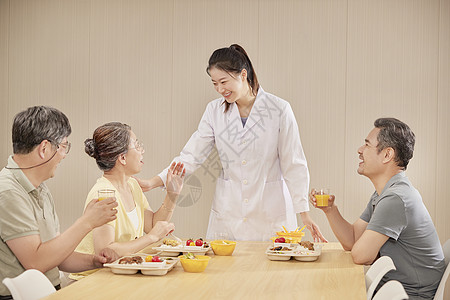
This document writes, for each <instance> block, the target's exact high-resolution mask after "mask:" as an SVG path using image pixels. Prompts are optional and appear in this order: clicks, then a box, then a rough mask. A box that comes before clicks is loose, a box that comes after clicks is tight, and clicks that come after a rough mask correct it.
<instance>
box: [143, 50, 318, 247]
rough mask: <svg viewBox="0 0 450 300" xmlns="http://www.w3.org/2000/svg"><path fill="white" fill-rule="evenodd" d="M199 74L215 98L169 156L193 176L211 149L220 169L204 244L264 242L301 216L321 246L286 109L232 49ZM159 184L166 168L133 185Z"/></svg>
mask: <svg viewBox="0 0 450 300" xmlns="http://www.w3.org/2000/svg"><path fill="white" fill-rule="evenodd" d="M206 71H207V73H208V74H209V76H210V77H211V80H212V83H213V85H214V88H215V89H216V91H217V92H218V93H219V94H220V95H221V97H220V98H218V99H216V100H213V101H211V102H210V103H209V104H208V105H207V107H206V111H205V112H204V114H203V117H202V119H201V121H200V124H199V126H198V129H197V131H196V132H194V134H193V135H192V136H191V138H190V139H189V141H188V142H187V144H186V146H185V147H184V148H183V150H182V151H181V153H180V156H178V157H176V158H174V160H175V161H181V162H182V163H184V166H185V168H186V171H187V173H189V174H192V173H193V172H194V171H195V170H196V169H197V168H199V167H200V166H201V164H202V163H203V162H204V161H205V160H206V159H207V157H208V155H209V154H210V153H211V150H212V149H213V147H214V145H215V146H216V147H217V150H218V152H219V156H220V160H221V163H222V170H221V172H220V175H219V178H217V183H216V191H215V197H214V200H213V203H212V207H211V213H210V217H209V225H208V231H207V234H206V238H207V239H213V238H214V236H215V233H227V234H228V237H229V238H230V239H235V240H267V239H268V238H269V237H270V236H272V235H274V234H275V232H276V231H280V230H281V228H282V227H281V226H285V227H287V228H288V229H290V230H294V229H295V228H297V218H296V213H300V216H301V219H302V222H303V224H305V225H306V226H307V228H308V229H309V230H310V231H311V235H312V237H313V238H314V240H315V241H326V240H325V238H324V237H323V236H322V234H321V232H320V230H319V228H318V226H317V225H316V224H315V223H314V222H313V220H312V219H311V218H310V216H309V214H308V211H309V206H308V189H309V172H308V167H307V163H306V158H305V155H304V153H303V148H302V145H301V142H300V135H299V131H298V125H297V122H296V120H295V116H294V113H293V111H292V109H291V106H290V105H289V103H288V102H286V101H285V100H283V99H281V98H278V97H276V96H274V95H272V94H269V93H266V92H265V91H264V90H263V89H262V88H261V87H260V85H259V83H258V79H257V77H256V73H255V71H254V69H253V66H252V63H251V62H250V59H249V57H248V56H247V53H246V52H245V50H244V49H243V48H242V47H241V46H239V45H236V44H234V45H231V46H230V47H228V48H221V49H217V50H216V51H214V53H213V54H212V55H211V57H210V59H209V64H208V68H207V70H206ZM166 178H167V169H165V170H164V171H162V172H161V173H160V174H159V175H158V176H155V177H154V178H152V179H150V180H139V184H140V185H141V188H142V189H143V190H144V191H148V190H151V189H152V188H155V187H159V186H163V185H165V184H166V183H165V179H166Z"/></svg>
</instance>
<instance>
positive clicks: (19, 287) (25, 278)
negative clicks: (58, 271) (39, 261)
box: [3, 269, 56, 300]
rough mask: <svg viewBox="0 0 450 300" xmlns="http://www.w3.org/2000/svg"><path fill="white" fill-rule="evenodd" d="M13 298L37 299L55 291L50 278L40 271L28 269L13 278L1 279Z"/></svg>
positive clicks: (19, 299) (18, 299)
mask: <svg viewBox="0 0 450 300" xmlns="http://www.w3.org/2000/svg"><path fill="white" fill-rule="evenodd" d="M3 284H4V285H6V287H7V288H8V289H9V291H10V292H11V296H12V297H13V298H14V300H37V299H41V298H43V297H46V296H48V295H50V294H52V293H54V292H56V289H55V287H54V286H53V285H52V283H51V282H50V280H49V279H48V278H47V277H46V276H45V275H44V274H43V273H42V272H40V271H38V270H34V269H29V270H26V271H25V272H23V273H22V274H20V275H19V276H17V277H14V278H5V279H3Z"/></svg>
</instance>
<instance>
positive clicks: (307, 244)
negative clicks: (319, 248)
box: [299, 241, 314, 251]
mask: <svg viewBox="0 0 450 300" xmlns="http://www.w3.org/2000/svg"><path fill="white" fill-rule="evenodd" d="M299 244H300V246H302V247H304V248H306V249H308V250H312V251H314V243H311V242H310V241H304V242H299Z"/></svg>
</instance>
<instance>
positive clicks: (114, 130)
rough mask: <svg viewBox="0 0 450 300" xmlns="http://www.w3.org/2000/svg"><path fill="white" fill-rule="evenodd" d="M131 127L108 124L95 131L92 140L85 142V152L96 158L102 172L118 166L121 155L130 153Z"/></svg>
mask: <svg viewBox="0 0 450 300" xmlns="http://www.w3.org/2000/svg"><path fill="white" fill-rule="evenodd" d="M130 130H131V127H130V126H128V125H127V124H122V123H119V122H111V123H106V124H104V125H102V126H100V127H98V128H97V129H95V131H94V134H93V136H92V139H86V140H85V141H84V151H85V152H86V153H87V154H88V155H89V156H90V157H93V158H95V160H96V162H97V166H98V167H99V168H100V170H102V171H109V170H111V169H112V168H114V166H115V165H116V161H117V158H118V157H119V155H120V154H123V153H126V152H127V151H128V145H129V144H130V139H131V138H130Z"/></svg>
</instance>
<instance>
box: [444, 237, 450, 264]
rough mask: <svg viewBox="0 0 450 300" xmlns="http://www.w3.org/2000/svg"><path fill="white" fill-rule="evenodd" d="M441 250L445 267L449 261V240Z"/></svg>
mask: <svg viewBox="0 0 450 300" xmlns="http://www.w3.org/2000/svg"><path fill="white" fill-rule="evenodd" d="M442 250H443V251H444V257H445V265H446V266H447V265H448V262H449V261H450V239H448V240H447V241H446V242H445V244H444V245H443V246H442Z"/></svg>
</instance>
